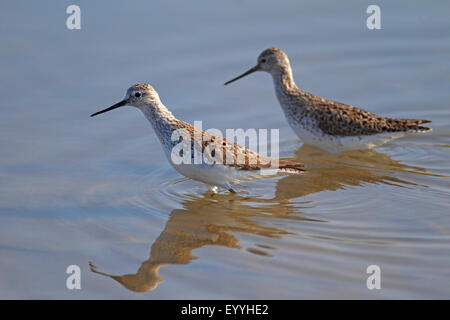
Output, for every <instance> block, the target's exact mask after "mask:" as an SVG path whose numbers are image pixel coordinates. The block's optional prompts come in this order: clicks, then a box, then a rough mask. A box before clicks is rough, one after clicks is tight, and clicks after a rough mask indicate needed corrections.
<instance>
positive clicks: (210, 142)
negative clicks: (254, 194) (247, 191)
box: [91, 84, 305, 192]
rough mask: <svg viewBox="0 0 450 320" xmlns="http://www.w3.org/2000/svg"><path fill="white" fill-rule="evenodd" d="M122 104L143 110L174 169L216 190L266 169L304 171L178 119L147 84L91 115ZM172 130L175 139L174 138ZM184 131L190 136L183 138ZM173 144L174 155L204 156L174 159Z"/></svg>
mask: <svg viewBox="0 0 450 320" xmlns="http://www.w3.org/2000/svg"><path fill="white" fill-rule="evenodd" d="M125 105H129V106H133V107H136V108H138V109H139V110H141V111H142V112H143V113H144V115H145V117H146V118H147V119H148V120H149V122H150V123H151V124H152V126H153V129H154V130H155V133H156V135H157V136H158V138H159V140H160V142H161V145H162V147H163V149H164V153H165V154H166V157H167V159H168V160H169V162H170V163H171V165H172V166H173V167H174V168H175V170H177V171H178V172H179V173H181V174H182V175H184V176H186V177H188V178H191V179H193V180H198V181H201V182H204V183H206V184H208V185H209V186H211V189H212V191H213V192H216V191H217V189H218V187H222V188H225V189H227V190H229V191H230V192H234V190H233V189H232V185H233V184H236V183H239V182H241V181H246V180H252V179H256V178H259V177H261V172H262V171H267V172H265V173H264V174H269V175H270V174H273V175H276V174H280V173H281V174H283V173H286V174H302V173H304V171H305V170H304V169H303V164H302V163H300V162H296V161H288V160H278V159H274V158H269V157H265V156H262V155H260V154H258V153H256V152H254V151H252V150H250V149H248V148H245V147H242V146H240V145H238V144H236V143H234V142H232V141H229V140H227V139H225V138H223V137H222V136H219V135H214V134H212V133H210V132H208V131H204V130H201V129H198V128H196V127H194V126H192V125H191V124H188V123H186V122H183V121H180V120H178V119H177V118H175V116H173V115H172V113H171V112H170V111H169V110H168V109H167V108H166V107H165V106H164V104H163V103H162V102H161V100H160V98H159V95H158V93H157V92H156V91H155V89H153V87H152V86H150V85H148V84H136V85H133V86H132V87H130V88H129V89H128V90H127V93H126V95H125V98H124V99H123V100H122V101H120V102H118V103H116V104H114V105H113V106H111V107H109V108H106V109H104V110H102V111H99V112H96V113H94V114H92V115H91V117H93V116H96V115H98V114H101V113H104V112H107V111H110V110H113V109H116V108H119V107H122V106H125ZM175 131H177V132H176V133H177V135H175V136H176V137H177V139H174V132H175ZM186 133H187V135H188V137H189V138H186V139H185V137H186V135H184V134H186ZM198 133H200V135H198ZM180 143H184V144H185V145H184V147H186V146H187V147H188V149H185V148H184V147H183V148H179V144H180ZM176 146H178V149H176V150H178V151H177V152H176V153H175V154H176V155H177V156H181V157H183V150H188V152H189V153H190V155H189V156H188V158H189V159H190V160H192V159H194V156H195V153H196V152H197V153H199V154H201V155H203V157H202V159H203V160H202V161H201V162H200V163H195V161H192V162H189V161H188V162H181V163H180V162H179V161H178V160H177V161H174V150H175V149H174V148H175V147H176ZM178 152H180V153H178Z"/></svg>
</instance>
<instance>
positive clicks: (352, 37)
mask: <svg viewBox="0 0 450 320" xmlns="http://www.w3.org/2000/svg"><path fill="white" fill-rule="evenodd" d="M379 3H380V6H381V10H382V28H383V29H382V30H376V31H369V30H367V29H366V27H365V19H366V16H367V15H366V13H365V10H366V8H367V5H368V4H367V3H363V2H361V1H346V2H345V3H344V4H341V3H340V4H339V6H337V5H336V4H335V2H333V1H329V2H328V3H327V2H325V1H321V2H320V5H319V4H318V3H316V2H315V1H301V2H300V1H286V2H284V3H281V4H280V3H278V2H277V5H276V6H275V5H274V3H273V2H269V1H264V2H263V1H228V2H227V3H220V4H219V3H214V4H212V3H209V4H207V3H204V2H202V3H201V4H200V2H199V3H195V2H192V3H190V4H189V6H187V5H186V4H185V2H179V4H177V5H175V4H173V3H170V4H155V3H152V4H150V3H149V2H148V1H127V2H126V3H125V2H123V3H122V4H118V3H115V4H111V3H110V2H108V1H98V0H97V1H89V2H88V1H86V2H80V6H81V10H82V29H81V30H78V31H69V30H67V29H66V27H65V19H66V16H67V15H66V14H65V9H66V7H67V6H68V5H69V4H72V3H71V2H70V1H58V2H54V1H40V2H36V3H34V2H33V3H30V2H25V1H15V2H14V3H12V2H11V3H8V5H7V6H6V4H2V5H1V6H2V10H0V15H1V19H0V23H1V24H2V27H1V28H0V34H1V39H2V43H3V45H2V47H1V51H0V56H1V59H0V63H1V66H0V67H1V70H2V72H1V73H0V77H1V79H2V86H0V93H1V95H0V96H1V107H2V111H3V112H2V116H1V117H0V128H1V135H0V149H1V150H2V154H1V155H2V156H1V157H0V179H1V181H2V183H1V184H0V257H1V258H0V298H64V299H76V298H138V299H159V298H176V299H179V298H180V299H182V298H276V299H278V298H290V299H299V298H364V299H370V298H449V297H450V288H449V286H448V283H449V281H450V271H449V270H450V268H449V267H450V255H449V253H450V251H449V249H450V210H449V195H450V179H449V176H450V162H449V158H450V129H449V128H450V127H449V124H450V108H449V105H450V91H449V90H448V88H449V82H450V81H449V80H450V62H449V61H450V59H449V54H450V28H449V26H450V22H449V21H448V17H447V15H446V14H445V12H448V9H449V6H448V2H446V1H435V2H433V7H429V4H425V3H424V2H423V1H408V2H407V5H406V1H396V2H395V3H392V2H383V1H382V2H379ZM200 5H201V6H200ZM270 46H277V47H279V48H282V49H284V50H285V51H286V52H287V53H288V55H289V57H290V60H291V64H292V67H293V69H294V76H295V78H296V82H297V84H298V85H299V86H300V87H302V88H303V89H305V90H307V91H309V92H313V93H315V94H318V95H321V96H324V97H326V98H330V99H334V100H337V101H343V102H346V103H350V104H352V105H355V106H359V107H364V108H365V109H368V110H370V111H372V112H375V113H379V114H381V115H385V116H392V117H409V118H419V119H420V118H424V119H430V120H432V121H433V122H432V124H431V127H432V128H433V131H432V132H431V133H428V134H420V135H411V136H409V137H407V138H404V139H400V140H396V141H394V142H392V143H390V144H387V145H385V146H383V147H380V148H377V149H376V150H372V151H368V150H363V151H355V152H348V153H344V154H340V155H336V156H332V155H329V154H326V153H324V152H322V151H320V150H318V149H315V148H313V147H310V146H302V143H301V142H300V141H299V140H298V139H297V138H296V137H295V136H294V134H293V132H292V131H291V129H290V128H289V127H288V125H287V122H286V121H285V119H284V117H283V114H282V111H281V109H280V108H279V106H278V104H277V102H276V99H275V95H274V92H273V88H272V83H271V80H270V77H269V76H268V75H267V74H261V73H258V74H254V75H251V76H249V77H247V78H246V79H242V80H240V81H239V82H236V83H233V84H232V85H230V86H227V87H223V82H225V81H227V80H229V79H231V78H232V77H234V76H236V75H238V74H240V73H241V72H243V71H245V70H247V69H248V68H249V67H251V66H253V65H254V64H255V62H256V57H257V55H258V54H259V52H260V51H261V50H262V49H264V48H267V47H270ZM137 82H149V83H151V84H152V85H153V86H154V87H155V88H156V89H157V90H158V92H159V94H160V96H161V98H162V100H163V102H164V103H165V104H166V105H167V106H168V107H169V108H170V109H171V110H172V111H173V112H174V114H175V115H176V116H177V117H178V118H180V119H183V120H185V121H188V122H190V123H193V121H195V120H203V125H204V128H205V127H214V128H219V129H221V130H224V129H225V128H251V127H256V128H279V129H280V139H281V141H280V152H281V155H282V157H283V158H287V159H297V160H300V161H303V162H305V163H306V165H307V167H308V168H309V173H308V174H307V175H305V176H287V177H279V178H269V179H264V180H258V181H252V182H247V183H244V184H243V185H242V186H241V187H240V188H239V192H238V193H237V194H228V193H220V194H218V195H215V196H214V197H211V195H210V194H209V192H208V188H207V187H206V186H205V185H203V184H201V183H198V182H195V181H192V180H188V179H186V178H184V177H182V176H180V175H179V174H178V173H177V172H175V171H174V170H173V169H172V168H171V167H170V165H169V164H168V163H167V161H166V159H165V157H164V155H163V153H162V150H161V148H160V146H159V143H158V141H157V139H156V136H155V135H154V133H153V131H152V129H151V128H150V126H149V124H148V123H147V121H146V120H145V118H144V117H143V116H142V115H141V114H140V113H139V111H137V110H135V109H132V108H128V109H127V108H123V109H119V110H116V111H114V112H111V113H108V114H105V115H102V116H101V117H100V116H99V117H97V118H94V119H92V118H89V114H91V113H92V112H95V111H98V110H100V109H101V108H103V107H106V106H109V105H111V104H112V103H115V102H116V101H119V100H120V99H121V98H122V97H123V95H124V94H125V90H126V88H127V87H129V86H130V85H131V84H134V83H137ZM89 263H92V265H94V266H95V268H94V269H93V270H94V271H96V272H92V271H91V269H90V265H89ZM72 264H76V265H79V266H80V268H81V275H82V284H81V286H82V288H81V290H72V291H70V290H67V289H66V286H65V283H66V278H67V276H68V275H67V274H66V273H65V271H66V268H67V266H68V265H72ZM372 264H376V265H378V266H380V268H381V273H382V278H381V279H382V280H381V286H382V289H381V290H368V289H367V287H366V279H367V277H368V275H367V274H366V268H367V267H368V266H369V265H372ZM142 292H145V293H142Z"/></svg>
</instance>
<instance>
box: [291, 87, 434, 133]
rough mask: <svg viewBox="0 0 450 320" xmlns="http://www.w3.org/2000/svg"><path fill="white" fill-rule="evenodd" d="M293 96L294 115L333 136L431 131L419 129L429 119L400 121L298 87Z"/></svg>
mask: <svg viewBox="0 0 450 320" xmlns="http://www.w3.org/2000/svg"><path fill="white" fill-rule="evenodd" d="M291 95H293V96H295V97H296V98H297V99H296V100H297V103H296V105H291V106H290V108H291V109H292V112H293V113H294V114H295V113H298V115H299V116H300V117H307V118H311V119H314V120H316V121H317V124H318V128H319V129H320V130H321V131H322V132H323V133H325V134H328V135H332V136H360V135H373V134H378V133H384V132H402V131H403V132H407V131H428V130H430V128H427V127H424V126H420V124H423V123H428V122H430V121H429V120H415V119H397V118H386V117H382V116H378V115H376V114H374V113H371V112H368V111H365V110H362V109H359V108H356V107H353V106H350V105H347V104H344V103H340V102H336V101H331V100H326V99H323V98H321V97H319V96H316V95H313V94H311V93H308V92H305V91H302V90H300V89H298V88H297V90H294V92H291Z"/></svg>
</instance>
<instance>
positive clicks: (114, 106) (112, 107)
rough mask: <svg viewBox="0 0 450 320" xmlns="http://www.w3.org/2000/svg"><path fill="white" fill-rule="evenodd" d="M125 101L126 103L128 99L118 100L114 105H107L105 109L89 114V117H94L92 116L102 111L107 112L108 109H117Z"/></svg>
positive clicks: (124, 103)
mask: <svg viewBox="0 0 450 320" xmlns="http://www.w3.org/2000/svg"><path fill="white" fill-rule="evenodd" d="M127 103H128V101H127V100H126V99H125V100H122V101H120V102H117V103H116V104H115V105H112V106H111V107H109V108H106V109H103V110H102V111H99V112H96V113H93V114H91V117H94V116H96V115H98V114H100V113H103V112H108V111H111V110H114V109H117V108H119V107H122V106H124V105H126V104H127Z"/></svg>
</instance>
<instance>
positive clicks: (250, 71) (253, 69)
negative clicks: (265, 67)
mask: <svg viewBox="0 0 450 320" xmlns="http://www.w3.org/2000/svg"><path fill="white" fill-rule="evenodd" d="M259 70H260V68H259V65H256V66H254V67H253V68H251V69H250V70H248V71H246V72H244V73H243V74H241V75H240V76H238V77H236V78H234V79H231V80H230V81H227V82H225V83H224V85H225V86H226V85H227V84H229V83H232V82H234V81H236V80H239V79H240V78H243V77H245V76H248V75H249V74H250V73H253V72H256V71H259Z"/></svg>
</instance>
